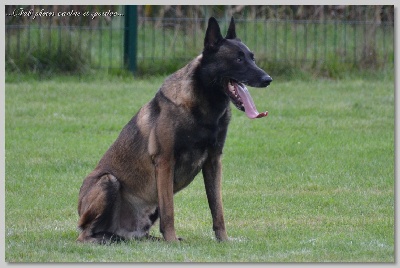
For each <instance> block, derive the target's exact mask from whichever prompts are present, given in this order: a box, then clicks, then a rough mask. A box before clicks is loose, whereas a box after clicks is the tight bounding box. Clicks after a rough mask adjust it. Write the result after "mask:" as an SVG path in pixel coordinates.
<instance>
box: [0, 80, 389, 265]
mask: <svg viewBox="0 0 400 268" xmlns="http://www.w3.org/2000/svg"><path fill="white" fill-rule="evenodd" d="M162 80H163V79H162V78H149V79H139V80H134V79H118V78H110V79H108V78H102V79H99V80H98V81H97V80H94V79H92V80H91V81H88V82H85V81H83V79H81V80H78V79H74V78H67V79H54V80H47V81H26V82H24V81H21V82H13V83H6V88H5V96H6V108H5V110H6V117H5V119H6V122H5V126H6V128H5V133H6V137H5V142H6V143H5V144H6V152H5V156H6V160H5V161H6V162H5V164H6V165H5V167H6V171H5V174H6V178H5V195H6V196H5V199H6V204H5V261H6V262H394V260H395V252H394V239H395V238H394V223H395V221H394V82H393V81H392V80H390V79H385V80H382V81H379V80H372V79H370V80H364V79H363V78H359V79H355V78H353V79H349V78H348V79H342V80H337V81H334V80H325V79H316V80H309V81H301V80H292V81H284V80H279V79H275V80H274V82H273V83H272V84H271V86H270V87H268V88H267V89H255V88H250V92H251V94H252V96H253V98H254V100H255V103H256V105H257V107H258V110H259V111H263V110H268V111H269V115H268V116H267V117H265V118H261V119H256V120H250V119H248V118H247V117H246V116H245V114H244V113H242V112H240V111H238V110H236V108H234V106H233V105H232V110H233V116H232V121H231V124H230V128H229V131H228V137H227V141H226V145H225V149H224V156H223V165H224V167H223V177H224V178H223V199H224V209H225V219H226V227H227V232H228V235H229V237H230V238H231V239H230V241H229V242H226V243H219V242H216V241H215V239H214V235H213V232H212V222H211V214H210V212H209V209H208V204H207V199H206V195H205V190H204V183H203V180H202V177H201V175H199V176H198V177H197V178H196V179H195V181H194V182H193V183H192V184H191V185H189V186H188V187H187V188H186V189H184V190H183V191H181V192H179V193H178V194H176V195H175V227H176V231H177V235H178V236H180V237H182V238H184V240H183V241H182V242H179V243H166V242H154V241H130V242H127V243H121V244H113V245H111V246H99V245H88V244H78V243H76V242H75V239H76V238H77V235H78V231H77V229H76V225H77V220H78V215H77V201H78V192H79V188H80V186H81V183H82V181H83V179H84V177H85V176H86V175H87V174H88V173H89V172H91V171H92V169H93V168H94V167H95V165H96V164H97V162H98V161H99V159H100V157H101V156H102V155H103V153H104V152H105V151H106V150H107V148H108V147H109V146H110V145H111V143H112V142H113V141H114V140H115V139H116V137H117V136H118V134H119V132H120V130H121V129H122V127H123V126H124V125H125V124H126V123H127V122H128V121H129V120H130V118H131V117H132V116H133V115H134V114H135V113H136V112H137V111H138V109H139V108H140V107H141V106H142V105H143V104H144V103H146V102H147V101H149V100H150V99H151V98H152V97H153V96H154V94H155V92H156V90H157V89H158V88H159V86H160V85H161V83H162ZM158 227H159V226H158V222H157V223H156V225H155V226H154V227H153V229H152V231H151V232H152V234H153V235H156V236H160V233H159V230H158Z"/></svg>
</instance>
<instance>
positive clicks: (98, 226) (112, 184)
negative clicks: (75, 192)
mask: <svg viewBox="0 0 400 268" xmlns="http://www.w3.org/2000/svg"><path fill="white" fill-rule="evenodd" d="M119 188H120V183H119V182H118V180H117V178H115V177H114V176H113V175H111V174H105V175H103V176H101V177H100V178H98V177H87V178H86V179H85V181H84V183H83V185H82V187H81V191H80V196H79V208H78V210H79V211H78V212H79V216H80V218H79V222H78V228H79V229H80V230H81V231H82V232H81V233H80V235H79V237H78V239H77V241H79V242H95V243H100V244H104V243H106V242H107V240H110V242H112V241H113V240H116V241H119V240H123V238H122V237H119V236H117V235H115V234H113V232H112V229H113V226H112V222H113V219H114V213H115V211H116V206H118V199H119Z"/></svg>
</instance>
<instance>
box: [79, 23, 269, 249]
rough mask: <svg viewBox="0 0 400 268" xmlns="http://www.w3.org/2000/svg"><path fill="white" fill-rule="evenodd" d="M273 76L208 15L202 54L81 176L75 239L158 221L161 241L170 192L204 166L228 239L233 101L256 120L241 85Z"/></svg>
mask: <svg viewBox="0 0 400 268" xmlns="http://www.w3.org/2000/svg"><path fill="white" fill-rule="evenodd" d="M271 81H272V79H271V77H270V76H269V75H268V74H267V73H265V72H264V71H263V70H262V69H260V68H259V67H258V66H257V65H256V63H255V60H254V54H253V53H252V52H251V51H250V50H249V48H248V47H247V46H246V45H244V44H243V43H242V42H241V41H240V39H238V38H237V37H236V31H235V22H234V20H233V18H232V19H231V22H230V25H229V28H228V32H227V35H226V36H225V38H223V37H222V35H221V31H220V27H219V25H218V22H217V20H216V19H215V18H213V17H211V18H210V19H209V21H208V26H207V31H206V35H205V38H204V50H203V52H202V53H201V54H200V55H199V56H197V57H196V58H195V59H193V60H192V61H191V62H189V63H188V64H187V65H186V66H184V67H183V68H182V69H180V70H178V71H176V72H175V73H173V74H172V75H170V76H169V77H168V78H166V80H165V81H164V83H163V84H162V85H161V88H160V89H159V90H158V91H157V93H156V94H155V97H154V98H153V99H152V100H150V101H149V102H148V103H147V104H145V105H144V106H143V107H142V108H140V109H139V111H138V112H137V114H136V115H135V116H134V117H133V118H132V119H131V120H130V121H129V122H128V123H127V125H126V126H125V127H124V128H123V129H122V131H121V133H120V134H119V136H118V138H117V139H116V141H115V142H114V143H113V144H112V145H111V146H110V148H109V149H108V150H107V151H106V153H105V154H104V156H103V157H102V158H101V160H100V161H99V163H98V165H97V167H96V168H95V169H94V170H93V171H92V172H91V173H90V174H89V175H88V176H87V177H86V178H85V180H84V181H83V184H82V186H81V188H80V192H79V204H78V213H79V217H80V218H79V222H78V227H79V229H80V231H81V232H80V235H79V237H78V239H77V241H81V242H95V243H101V244H102V243H108V242H110V241H111V242H113V241H116V240H117V241H120V240H128V239H139V238H150V237H151V236H150V235H149V230H150V227H151V226H152V225H153V224H154V222H155V221H156V220H157V219H158V218H159V219H160V232H161V233H162V235H163V238H164V239H165V240H166V241H176V240H179V239H178V237H177V236H176V233H175V228H174V194H175V193H177V192H179V191H180V190H182V189H183V188H185V187H186V186H188V185H189V184H190V183H191V182H192V180H193V179H194V178H195V176H196V175H197V174H198V173H199V172H200V171H202V174H203V178H204V183H205V188H206V194H207V199H208V204H209V207H210V210H211V215H212V220H213V230H214V232H215V236H216V239H217V240H219V241H224V240H227V239H228V236H227V233H226V230H225V223H224V214H223V206H222V197H221V176H222V171H221V154H222V149H223V147H224V143H225V138H226V134H227V130H228V124H229V120H230V117H231V109H230V106H229V103H230V102H232V103H233V104H234V105H235V106H236V107H237V108H238V109H239V110H241V111H243V112H245V113H246V115H247V116H248V117H249V118H260V117H264V116H266V115H267V112H262V113H259V112H258V111H257V109H256V107H255V105H254V102H253V100H252V98H251V96H250V94H249V91H248V90H247V88H246V86H245V85H249V86H252V87H266V86H268V85H269V84H270V83H271Z"/></svg>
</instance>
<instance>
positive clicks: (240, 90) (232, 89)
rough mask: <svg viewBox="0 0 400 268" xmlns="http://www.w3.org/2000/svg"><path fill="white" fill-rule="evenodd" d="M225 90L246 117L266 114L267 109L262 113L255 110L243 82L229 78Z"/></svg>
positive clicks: (252, 117) (257, 116)
mask: <svg viewBox="0 0 400 268" xmlns="http://www.w3.org/2000/svg"><path fill="white" fill-rule="evenodd" d="M226 91H227V93H228V96H229V97H230V98H231V101H232V103H233V104H235V106H236V108H238V109H239V110H241V111H243V112H245V113H246V115H247V117H248V118H251V119H254V118H261V117H264V116H267V115H268V112H267V111H266V112H263V113H259V112H258V111H257V108H256V105H255V104H254V101H253V98H252V97H251V95H250V92H249V90H248V89H247V88H246V86H245V85H244V84H242V83H239V82H238V81H236V80H234V79H229V80H228V85H227V90H226Z"/></svg>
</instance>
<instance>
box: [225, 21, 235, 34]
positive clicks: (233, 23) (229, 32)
mask: <svg viewBox="0 0 400 268" xmlns="http://www.w3.org/2000/svg"><path fill="white" fill-rule="evenodd" d="M225 38H226V39H235V38H236V30H235V21H234V20H233V17H232V18H231V23H230V24H229V28H228V32H227V34H226V36H225Z"/></svg>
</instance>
